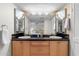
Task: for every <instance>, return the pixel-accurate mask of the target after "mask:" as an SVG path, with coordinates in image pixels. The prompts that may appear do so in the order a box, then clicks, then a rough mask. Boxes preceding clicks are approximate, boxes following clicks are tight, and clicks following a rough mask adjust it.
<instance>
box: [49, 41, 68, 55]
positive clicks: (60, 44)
mask: <svg viewBox="0 0 79 59" xmlns="http://www.w3.org/2000/svg"><path fill="white" fill-rule="evenodd" d="M50 55H51V56H67V55H68V41H50Z"/></svg>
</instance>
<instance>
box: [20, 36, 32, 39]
mask: <svg viewBox="0 0 79 59" xmlns="http://www.w3.org/2000/svg"><path fill="white" fill-rule="evenodd" d="M18 38H19V39H28V38H31V37H30V36H21V37H18Z"/></svg>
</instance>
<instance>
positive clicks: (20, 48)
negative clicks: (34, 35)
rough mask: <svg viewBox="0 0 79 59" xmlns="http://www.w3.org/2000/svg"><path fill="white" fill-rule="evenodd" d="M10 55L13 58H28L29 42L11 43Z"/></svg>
mask: <svg viewBox="0 0 79 59" xmlns="http://www.w3.org/2000/svg"><path fill="white" fill-rule="evenodd" d="M12 55H14V56H29V55H30V42H29V41H13V42H12Z"/></svg>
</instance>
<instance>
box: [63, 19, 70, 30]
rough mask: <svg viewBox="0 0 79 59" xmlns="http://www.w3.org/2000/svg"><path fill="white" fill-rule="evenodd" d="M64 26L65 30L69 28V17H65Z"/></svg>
mask: <svg viewBox="0 0 79 59" xmlns="http://www.w3.org/2000/svg"><path fill="white" fill-rule="evenodd" d="M64 28H65V29H67V30H70V29H71V21H70V18H66V20H65V25H64Z"/></svg>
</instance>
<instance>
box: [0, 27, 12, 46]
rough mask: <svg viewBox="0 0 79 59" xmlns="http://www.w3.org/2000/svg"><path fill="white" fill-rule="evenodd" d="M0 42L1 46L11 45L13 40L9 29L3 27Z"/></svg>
mask: <svg viewBox="0 0 79 59" xmlns="http://www.w3.org/2000/svg"><path fill="white" fill-rule="evenodd" d="M0 35H1V36H0V42H1V44H4V45H5V44H9V43H10V39H11V36H10V34H9V31H8V29H7V28H6V26H3V27H2V30H1V31H0Z"/></svg>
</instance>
